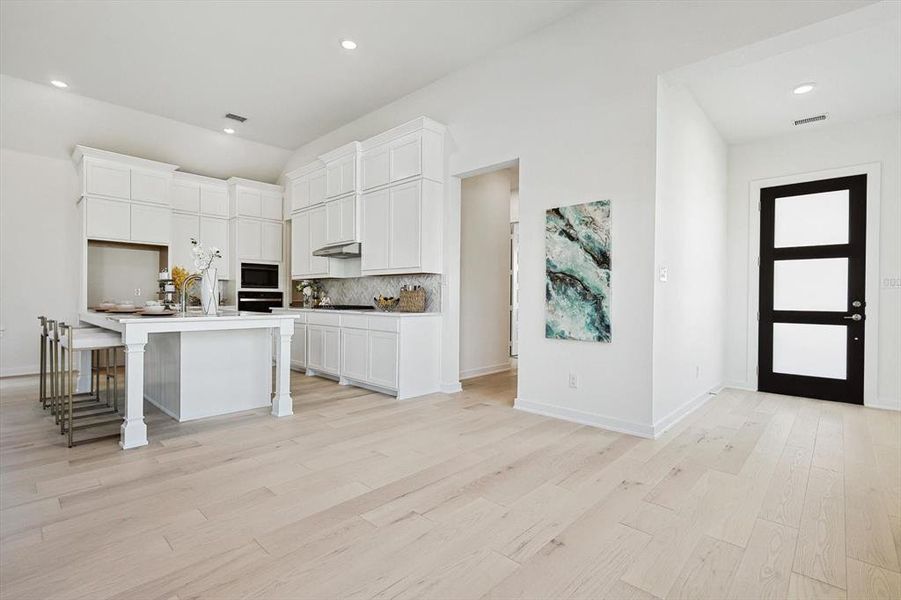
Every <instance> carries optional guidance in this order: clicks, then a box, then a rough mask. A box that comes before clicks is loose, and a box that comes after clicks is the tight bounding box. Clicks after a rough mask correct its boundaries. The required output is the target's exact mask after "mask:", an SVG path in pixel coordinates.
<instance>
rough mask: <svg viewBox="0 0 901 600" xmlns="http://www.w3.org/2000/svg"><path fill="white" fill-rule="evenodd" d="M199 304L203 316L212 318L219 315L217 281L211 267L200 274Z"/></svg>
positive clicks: (214, 270) (214, 271)
mask: <svg viewBox="0 0 901 600" xmlns="http://www.w3.org/2000/svg"><path fill="white" fill-rule="evenodd" d="M200 304H201V306H202V307H203V314H205V315H208V316H212V317H215V316H216V315H217V314H219V279H218V278H217V277H216V269H215V268H213V267H210V268H209V269H207V270H205V271H203V273H201V277H200Z"/></svg>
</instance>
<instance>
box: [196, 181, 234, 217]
mask: <svg viewBox="0 0 901 600" xmlns="http://www.w3.org/2000/svg"><path fill="white" fill-rule="evenodd" d="M200 212H201V213H203V214H204V215H208V216H211V217H227V216H228V189H227V188H225V187H221V188H220V187H212V186H206V185H202V186H200Z"/></svg>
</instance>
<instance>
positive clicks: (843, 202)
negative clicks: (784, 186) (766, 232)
mask: <svg viewBox="0 0 901 600" xmlns="http://www.w3.org/2000/svg"><path fill="white" fill-rule="evenodd" d="M775 221H776V222H775V230H774V234H775V235H774V245H775V247H776V248H791V247H794V246H826V245H830V244H847V243H848V190H836V191H834V192H822V193H819V194H805V195H803V196H786V197H784V198H776V219H775Z"/></svg>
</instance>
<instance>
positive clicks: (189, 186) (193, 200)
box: [172, 181, 200, 213]
mask: <svg viewBox="0 0 901 600" xmlns="http://www.w3.org/2000/svg"><path fill="white" fill-rule="evenodd" d="M172 209H173V210H182V211H185V212H195V213H196V212H197V211H199V210H200V185H198V184H196V183H191V182H190V181H173V182H172Z"/></svg>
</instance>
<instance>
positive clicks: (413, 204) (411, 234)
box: [388, 182, 422, 269]
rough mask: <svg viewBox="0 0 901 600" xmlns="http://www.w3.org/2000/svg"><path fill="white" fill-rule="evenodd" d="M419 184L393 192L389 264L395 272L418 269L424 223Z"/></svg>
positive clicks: (403, 186)
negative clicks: (396, 270) (397, 270)
mask: <svg viewBox="0 0 901 600" xmlns="http://www.w3.org/2000/svg"><path fill="white" fill-rule="evenodd" d="M420 189H421V188H420V185H419V182H415V183H411V184H408V185H400V186H398V187H396V188H392V189H391V190H390V194H391V226H390V228H389V231H390V247H389V251H388V256H389V264H390V267H391V268H392V269H406V268H413V267H418V266H419V264H420V261H421V258H420V243H421V239H420V238H421V237H422V224H421V222H420V211H421V202H420Z"/></svg>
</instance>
